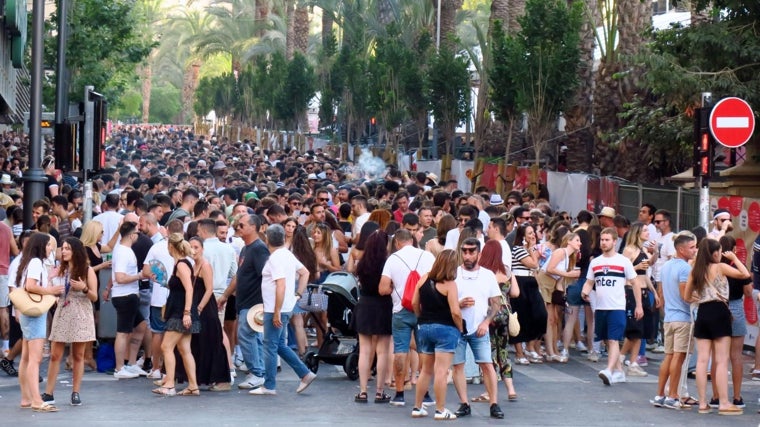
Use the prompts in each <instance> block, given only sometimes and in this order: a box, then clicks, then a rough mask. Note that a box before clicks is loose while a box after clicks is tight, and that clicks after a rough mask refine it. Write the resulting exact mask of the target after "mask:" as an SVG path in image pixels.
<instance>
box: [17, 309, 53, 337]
mask: <svg viewBox="0 0 760 427" xmlns="http://www.w3.org/2000/svg"><path fill="white" fill-rule="evenodd" d="M19 320H20V324H21V336H22V337H24V339H25V340H27V341H30V340H44V339H45V338H47V314H43V315H42V316H39V317H30V316H26V315H23V314H21V315H20V316H19Z"/></svg>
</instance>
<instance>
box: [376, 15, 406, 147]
mask: <svg viewBox="0 0 760 427" xmlns="http://www.w3.org/2000/svg"><path fill="white" fill-rule="evenodd" d="M398 34H399V30H398V28H397V27H396V25H394V24H391V25H390V26H389V28H388V32H387V34H386V35H385V36H383V37H379V38H378V39H377V40H376V45H375V55H374V56H372V57H371V58H370V60H369V76H368V79H369V85H370V89H369V94H370V97H369V100H370V106H371V107H370V108H371V111H372V114H373V115H375V117H377V118H378V124H379V127H380V128H381V129H382V130H384V131H385V132H389V133H390V132H392V130H393V129H394V128H396V127H397V126H399V125H400V124H401V122H402V121H403V120H404V118H405V113H406V110H405V108H404V107H405V104H404V99H403V93H402V89H401V84H402V83H401V75H402V73H403V72H404V69H405V68H407V67H413V66H414V65H413V62H414V54H413V53H412V51H411V50H409V49H407V48H406V46H404V44H403V43H402V41H401V40H400V39H399V37H398ZM381 140H382V138H381ZM394 142H395V141H394Z"/></svg>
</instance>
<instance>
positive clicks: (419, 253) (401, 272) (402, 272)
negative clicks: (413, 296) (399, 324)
mask: <svg viewBox="0 0 760 427" xmlns="http://www.w3.org/2000/svg"><path fill="white" fill-rule="evenodd" d="M418 260H419V264H418V262H417V261H418ZM434 262H435V257H434V256H433V254H431V253H430V252H425V251H423V250H422V249H418V248H415V247H414V246H412V245H407V246H404V247H403V248H401V249H399V250H398V251H396V252H394V253H393V254H392V255H391V256H389V257H388V259H387V260H386V261H385V265H384V266H383V273H382V275H383V276H385V277H388V278H390V279H391V283H392V284H393V292H391V297H392V298H393V312H394V313H398V312H399V311H401V309H402V307H401V297H403V296H404V287H405V286H406V278H407V277H409V273H410V272H411V270H413V269H415V266H416V270H417V272H418V273H419V274H420V277H421V276H424V275H425V274H427V273H429V272H430V269H431V268H433V263H434ZM404 263H406V264H404Z"/></svg>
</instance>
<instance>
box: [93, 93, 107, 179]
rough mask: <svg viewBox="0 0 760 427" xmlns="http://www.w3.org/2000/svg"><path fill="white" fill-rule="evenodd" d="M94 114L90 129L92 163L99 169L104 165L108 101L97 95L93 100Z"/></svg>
mask: <svg viewBox="0 0 760 427" xmlns="http://www.w3.org/2000/svg"><path fill="white" fill-rule="evenodd" d="M94 104H95V114H94V116H93V130H92V164H93V169H95V170H96V171H99V170H101V169H103V168H104V167H105V165H106V157H105V156H106V138H107V137H108V101H106V100H105V99H103V98H101V97H99V98H96V99H95V101H94Z"/></svg>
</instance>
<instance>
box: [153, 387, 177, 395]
mask: <svg viewBox="0 0 760 427" xmlns="http://www.w3.org/2000/svg"><path fill="white" fill-rule="evenodd" d="M153 393H155V394H160V395H162V396H176V395H177V390H176V389H175V388H174V387H164V386H161V387H159V388H154V389H153Z"/></svg>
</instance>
